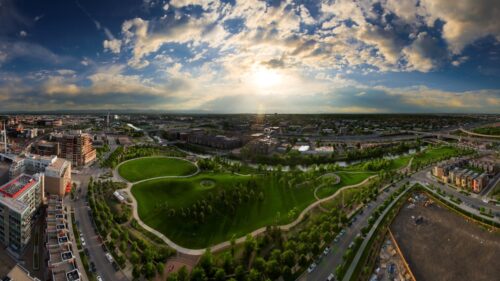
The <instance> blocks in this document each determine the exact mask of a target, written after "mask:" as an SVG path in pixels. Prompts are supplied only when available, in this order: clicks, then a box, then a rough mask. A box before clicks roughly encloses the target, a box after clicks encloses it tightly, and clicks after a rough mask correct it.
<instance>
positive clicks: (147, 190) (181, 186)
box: [132, 173, 372, 248]
mask: <svg viewBox="0 0 500 281" xmlns="http://www.w3.org/2000/svg"><path fill="white" fill-rule="evenodd" d="M339 175H340V177H341V183H340V184H337V185H335V186H334V187H329V188H324V189H322V191H321V192H322V194H321V195H322V196H328V195H330V194H332V193H333V192H335V191H336V190H337V189H338V188H340V187H341V186H344V185H350V184H354V183H357V182H361V181H362V180H364V179H365V178H367V177H368V176H369V175H372V174H371V173H369V174H366V173H361V174H347V173H340V174H339ZM249 181H254V182H255V183H256V184H257V186H258V187H259V188H260V190H262V192H263V194H264V197H263V198H264V199H263V200H262V201H258V200H254V201H248V202H242V203H238V204H236V208H235V210H234V212H230V211H228V210H226V209H221V208H217V206H215V207H214V212H213V213H212V215H208V216H206V219H205V221H204V222H203V223H197V222H195V221H190V219H185V218H182V217H181V216H169V215H168V211H169V209H175V210H176V212H180V210H181V208H188V207H191V206H192V205H193V204H194V203H196V202H199V201H200V200H202V199H206V198H209V197H211V196H215V195H216V194H218V193H219V192H221V191H223V190H225V191H227V190H230V189H233V188H236V187H237V186H238V185H240V186H243V185H246V184H248V182H249ZM206 182H212V183H213V184H209V185H206V184H202V183H206ZM299 186H300V187H297V186H295V185H294V186H293V187H287V186H286V184H284V183H283V181H280V180H279V178H278V177H275V176H253V177H248V176H236V175H231V174H213V173H202V174H198V175H196V176H193V177H190V178H178V179H158V180H151V181H146V182H142V183H140V184H136V185H134V186H133V187H132V193H133V195H134V196H135V198H136V199H137V201H138V205H139V209H138V211H139V216H140V217H141V219H142V220H143V221H144V222H145V223H146V224H148V225H149V226H151V227H153V228H155V229H157V230H159V231H160V232H162V233H163V234H165V235H166V236H167V237H169V238H170V239H172V240H173V241H174V242H176V243H178V244H179V245H182V246H186V247H189V248H204V247H207V246H209V245H214V244H217V243H220V242H223V241H226V240H229V239H230V238H231V237H232V236H233V235H234V236H236V237H241V236H244V235H246V234H247V233H249V232H251V231H253V230H256V229H258V228H260V227H263V226H267V225H271V224H280V225H281V224H286V223H289V222H291V221H293V220H294V219H295V218H297V216H298V215H299V214H300V212H301V211H302V210H304V209H305V208H306V207H307V206H309V205H310V204H311V203H312V202H314V201H315V199H314V186H313V185H299Z"/></svg>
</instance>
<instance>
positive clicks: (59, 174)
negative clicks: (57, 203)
mask: <svg viewBox="0 0 500 281" xmlns="http://www.w3.org/2000/svg"><path fill="white" fill-rule="evenodd" d="M70 191H71V162H69V161H68V160H66V159H62V158H57V159H56V160H55V161H54V162H53V163H51V164H50V165H49V166H47V168H45V192H47V193H49V194H53V195H59V196H64V194H66V193H68V192H70Z"/></svg>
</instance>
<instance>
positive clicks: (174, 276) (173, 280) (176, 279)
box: [167, 272, 179, 281]
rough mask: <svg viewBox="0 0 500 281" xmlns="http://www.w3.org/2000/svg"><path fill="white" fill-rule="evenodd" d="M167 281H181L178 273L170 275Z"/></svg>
mask: <svg viewBox="0 0 500 281" xmlns="http://www.w3.org/2000/svg"><path fill="white" fill-rule="evenodd" d="M167 281H179V275H178V274H177V272H173V273H170V275H169V276H168V277H167Z"/></svg>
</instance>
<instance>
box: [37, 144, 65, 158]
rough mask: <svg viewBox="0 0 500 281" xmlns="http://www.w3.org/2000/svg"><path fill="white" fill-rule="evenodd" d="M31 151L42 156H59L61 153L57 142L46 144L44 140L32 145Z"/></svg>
mask: <svg viewBox="0 0 500 281" xmlns="http://www.w3.org/2000/svg"><path fill="white" fill-rule="evenodd" d="M32 151H33V153H35V154H38V155H42V156H50V155H59V154H60V153H61V149H60V148H59V143H58V142H48V141H45V140H41V141H38V142H36V143H35V144H34V145H33V149H32Z"/></svg>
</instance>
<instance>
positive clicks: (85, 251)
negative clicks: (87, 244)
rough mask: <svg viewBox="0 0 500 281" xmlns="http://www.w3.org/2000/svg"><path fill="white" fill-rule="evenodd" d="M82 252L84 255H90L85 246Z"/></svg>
mask: <svg viewBox="0 0 500 281" xmlns="http://www.w3.org/2000/svg"><path fill="white" fill-rule="evenodd" d="M83 252H84V253H85V255H86V256H89V255H90V253H89V249H87V248H85V249H83Z"/></svg>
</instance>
